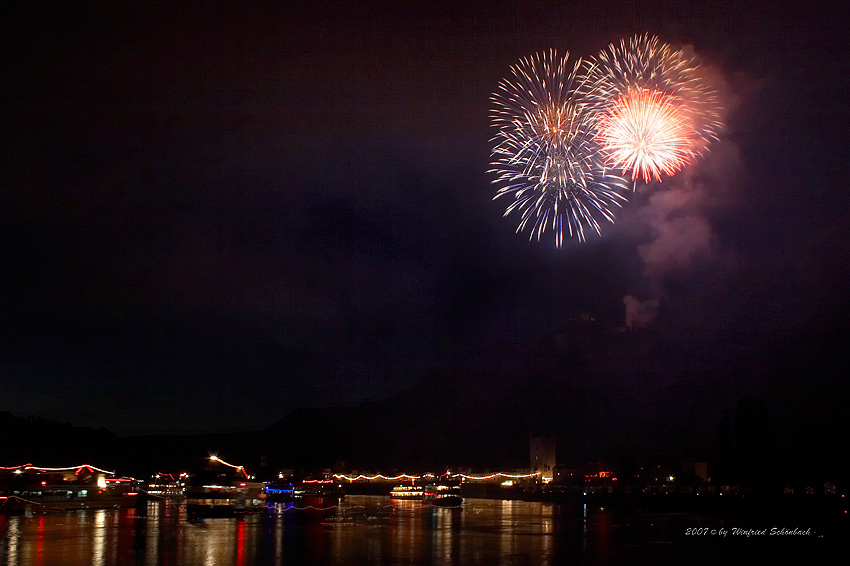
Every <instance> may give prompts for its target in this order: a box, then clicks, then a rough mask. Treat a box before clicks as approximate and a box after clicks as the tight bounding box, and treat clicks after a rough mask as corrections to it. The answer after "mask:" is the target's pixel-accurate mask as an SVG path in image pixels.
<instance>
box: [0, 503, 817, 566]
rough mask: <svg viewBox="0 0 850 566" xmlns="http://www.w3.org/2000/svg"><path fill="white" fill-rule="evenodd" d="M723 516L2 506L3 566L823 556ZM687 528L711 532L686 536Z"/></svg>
mask: <svg viewBox="0 0 850 566" xmlns="http://www.w3.org/2000/svg"><path fill="white" fill-rule="evenodd" d="M722 523H723V522H722V521H718V520H709V519H704V518H700V517H698V516H695V515H689V514H681V513H666V514H665V513H655V514H643V513H636V512H634V511H630V512H628V513H625V512H618V511H615V510H611V509H606V508H604V507H603V508H600V507H590V506H589V505H587V504H582V503H580V502H579V503H575V504H571V505H563V504H562V505H558V504H550V503H534V502H524V501H503V500H492V499H467V500H466V501H465V502H464V505H463V508H458V509H444V508H437V507H431V506H428V505H424V504H422V503H420V502H413V501H407V502H394V501H390V499H389V498H388V497H377V496H348V497H346V498H345V499H344V500H343V501H342V503H341V504H340V506H339V507H338V508H335V509H327V510H319V509H292V508H287V507H286V506H284V505H281V504H278V505H277V506H276V507H270V509H269V512H268V513H261V514H248V515H242V516H238V517H231V518H214V519H205V520H203V521H191V520H189V517H188V516H187V514H186V511H185V509H182V508H180V507H177V506H175V505H174V504H172V503H167V502H150V503H147V505H146V506H140V507H137V508H122V509H89V510H84V511H68V512H57V513H51V514H34V515H33V516H27V515H24V514H19V515H2V514H0V566H13V565H39V566H40V565H44V566H53V565H57V566H78V565H79V566H83V565H85V566H112V565H150V566H154V565H163V566H165V565H187V566H196V565H197V566H200V565H203V566H213V565H216V566H218V565H221V566H247V565H254V564H263V565H264V564H269V565H276V566H284V565H285V566H296V565H298V566H302V565H310V564H328V565H340V566H342V565H345V566H349V565H355V566H356V565H396V564H406V565H414V564H422V565H426V564H451V565H460V566H465V565H488V566H502V565H549V564H652V565H653V566H656V565H658V564H685V565H688V566H690V565H693V564H729V563H762V564H763V563H767V562H772V561H778V560H780V559H782V560H783V563H784V562H785V560H786V559H788V558H789V557H791V556H792V555H791V554H789V553H791V552H802V554H801V555H800V556H802V557H808V558H811V559H814V560H818V559H820V558H827V556H826V555H824V556H823V557H821V556H819V554H820V552H821V551H822V550H823V545H822V544H821V542H822V539H820V541H819V540H817V537H816V536H814V535H805V536H793V537H792V536H768V535H759V534H753V535H751V536H746V535H738V536H733V535H726V536H720V535H718V534H714V535H713V534H711V529H714V530H717V529H720V528H724V527H723V524H722ZM747 526H748V525H739V527H747ZM695 528H705V529H709V530H708V531H706V534H699V535H694V534H688V533H689V531H688V529H695ZM725 528H726V529H727V530H728V529H730V528H733V525H729V524H727V525H726V526H725ZM691 532H692V531H691ZM824 553H826V551H825V550H824Z"/></svg>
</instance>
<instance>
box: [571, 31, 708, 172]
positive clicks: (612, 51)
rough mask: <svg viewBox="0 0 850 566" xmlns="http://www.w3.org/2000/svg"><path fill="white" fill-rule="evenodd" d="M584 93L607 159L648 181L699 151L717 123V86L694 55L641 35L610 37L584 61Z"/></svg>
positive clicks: (703, 147) (704, 148)
mask: <svg viewBox="0 0 850 566" xmlns="http://www.w3.org/2000/svg"><path fill="white" fill-rule="evenodd" d="M585 85H586V89H587V90H586V91H585V98H586V100H587V101H588V104H590V105H592V106H593V107H594V108H595V109H596V110H597V111H598V112H599V118H598V126H599V140H598V141H599V142H600V144H601V146H602V149H603V153H604V154H605V157H606V161H607V163H608V164H610V165H612V166H615V167H618V168H620V169H621V170H622V171H623V173H624V174H627V173H628V172H629V171H630V172H631V176H632V179H635V178H637V177H638V176H641V177H643V179H644V181H645V182H649V180H650V178H651V177H655V178H656V179H658V180H659V181H660V180H661V174H662V173H664V174H666V175H668V176H671V175H673V174H674V173H676V172H677V171H679V170H680V169H682V167H684V166H685V165H687V164H689V163H690V162H692V161H693V159H694V158H696V157H697V156H699V155H702V154H703V153H704V152H705V151H706V149H707V148H708V146H709V144H710V143H711V142H712V141H713V140H715V139H717V134H718V132H719V130H720V128H721V121H720V110H719V108H720V106H719V103H718V99H717V93H716V92H715V91H714V90H713V89H712V88H711V87H710V86H709V85H708V84H707V83H706V82H705V81H704V80H703V79H702V77H701V75H700V68H699V63H698V61H697V60H696V58H695V57H694V56H690V55H687V54H686V53H685V51H684V50H674V49H673V48H671V47H670V46H669V45H666V44H662V43H660V42H659V41H658V38H656V37H651V36H649V35H643V36H636V37H633V38H632V39H631V40H629V42H626V41H625V40H624V41H621V42H620V44H619V45H614V44H611V45H609V46H608V48H607V49H606V50H603V51H602V53H600V54H599V56H598V57H597V58H596V59H595V60H594V61H593V62H592V64H591V65H590V67H589V70H588V75H587V79H586V82H585Z"/></svg>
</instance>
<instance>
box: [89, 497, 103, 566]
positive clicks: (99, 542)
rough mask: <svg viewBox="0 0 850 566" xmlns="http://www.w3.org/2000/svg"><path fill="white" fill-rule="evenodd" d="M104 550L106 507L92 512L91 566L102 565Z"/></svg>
mask: <svg viewBox="0 0 850 566" xmlns="http://www.w3.org/2000/svg"><path fill="white" fill-rule="evenodd" d="M105 551H106V509H98V510H97V511H95V512H94V537H93V543H92V556H91V563H92V566H103V564H104V556H105V554H106V553H105Z"/></svg>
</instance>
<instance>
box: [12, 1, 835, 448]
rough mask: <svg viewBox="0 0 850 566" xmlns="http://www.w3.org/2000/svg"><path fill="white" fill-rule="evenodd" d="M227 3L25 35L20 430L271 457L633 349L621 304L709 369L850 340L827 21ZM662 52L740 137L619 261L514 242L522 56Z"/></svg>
mask: <svg viewBox="0 0 850 566" xmlns="http://www.w3.org/2000/svg"><path fill="white" fill-rule="evenodd" d="M215 4H217V3H215V2H214V3H204V7H203V8H198V7H195V6H192V7H184V8H179V7H177V8H175V7H173V6H171V3H164V5H162V6H159V7H151V6H149V5H148V4H147V3H142V4H138V5H136V4H130V5H122V4H121V3H105V5H104V6H102V7H92V6H89V7H80V6H71V7H65V8H58V9H57V8H55V7H54V8H50V9H48V8H46V7H43V6H34V7H32V8H31V9H30V12H29V13H28V14H16V15H15V16H14V17H10V18H6V22H5V23H4V28H5V29H4V32H3V43H4V45H3V52H4V55H5V57H4V59H5V62H4V63H3V74H4V87H3V90H4V94H5V97H4V98H5V100H6V102H5V103H4V104H3V105H2V109H0V115H2V124H3V132H4V135H3V137H2V143H3V147H2V151H0V171H2V182H3V190H2V193H0V194H2V201H1V202H2V210H3V212H4V214H3V220H2V222H0V230H2V236H0V261H2V265H0V274H2V287H0V308H2V312H3V320H4V324H3V328H2V337H0V387H2V390H0V410H8V411H12V412H13V413H16V414H34V415H38V416H44V417H47V418H51V419H56V420H62V421H64V420H68V421H71V422H73V423H74V424H79V425H93V426H106V427H108V428H110V429H112V430H114V431H116V432H119V433H127V432H138V431H182V432H187V431H188V432H195V431H210V430H244V429H251V428H256V427H261V426H264V425H267V424H269V423H271V422H273V421H275V420H277V419H278V418H280V417H281V416H283V415H284V414H285V413H287V412H288V411H290V410H292V409H293V408H296V407H300V406H329V405H336V404H352V403H357V402H360V401H362V400H365V399H377V398H381V397H384V396H387V395H389V394H391V393H393V392H396V391H398V390H400V389H401V388H403V387H405V386H407V385H409V384H411V383H413V382H414V381H415V380H417V379H420V378H422V377H423V376H425V375H426V374H427V373H428V371H429V370H431V369H433V368H438V367H441V366H444V365H446V364H449V363H452V362H454V361H457V360H462V359H463V358H464V357H465V355H466V353H467V352H468V351H469V350H470V349H473V348H479V347H486V346H492V345H496V344H500V343H504V342H510V341H523V340H534V339H537V338H539V337H541V336H546V335H548V334H551V333H552V332H554V331H556V330H557V329H558V328H559V327H560V326H561V325H562V323H563V321H564V320H565V319H566V318H569V317H571V316H574V315H576V314H577V313H580V312H589V313H593V314H594V315H595V316H597V317H598V318H599V319H600V320H601V321H602V322H603V323H604V324H605V325H607V326H613V325H616V324H621V323H622V320H623V318H624V314H625V307H624V303H623V297H625V296H626V295H632V296H634V297H637V298H638V300H641V301H645V300H647V299H659V300H660V304H661V313H660V314H659V316H658V319H657V320H655V321H654V322H653V323H652V324H656V325H659V328H661V329H662V330H661V331H660V332H661V333H662V334H661V335H662V336H665V335H669V337H670V339H671V340H674V342H671V344H679V343H680V342H681V343H682V344H683V345H682V348H684V349H685V351H687V352H690V353H692V354H694V356H693V357H694V359H695V360H696V361H695V362H694V363H695V364H700V363H702V364H703V365H702V366H701V367H702V369H705V371H711V370H712V369H718V368H719V367H720V366H719V365H717V366H715V365H712V363H713V362H712V361H713V360H714V361H716V360H722V361H720V362H716V363H717V364H727V363H731V362H729V360H731V359H734V360H737V361H736V363H738V364H739V365H741V364H743V365H744V366H746V365H747V364H748V363H750V360H770V359H772V356H773V353H776V354H777V355H779V354H782V355H787V354H788V351H789V350H793V349H794V347H795V344H797V340H798V338H799V337H804V338H805V339H806V340H808V342H806V343H807V344H808V343H809V342H811V341H815V342H816V341H817V337H825V338H823V340H824V341H825V342H828V341H829V340H830V339H832V338H834V337H835V336H847V332H846V328H847V319H846V316H847V315H848V314H850V309H848V299H847V289H848V282H850V269H848V264H847V250H848V245H849V244H850V238H848V228H850V215H849V214H848V212H850V208H849V207H848V204H850V202H848V194H850V192H848V190H847V179H846V164H847V163H846V162H847V156H848V155H850V154H848V152H847V145H846V144H845V143H844V142H845V138H846V133H847V128H848V113H850V111H848V105H847V93H848V92H850V90H848V88H847V87H848V79H847V76H848V74H850V65H848V55H847V53H848V51H847V49H846V47H845V46H841V45H840V44H839V40H838V38H842V37H844V36H846V29H847V27H846V25H845V23H844V22H843V21H842V18H841V17H840V16H839V15H838V14H839V12H840V10H838V9H837V8H836V11H835V12H834V13H830V12H829V10H828V9H826V8H820V9H819V10H817V11H816V10H814V9H813V8H809V7H808V4H807V3H804V2H800V3H792V2H778V3H775V4H771V5H770V7H769V8H768V7H765V6H764V5H763V3H761V2H717V3H709V2H705V3H696V2H675V1H668V2H663V3H662V2H651V3H643V2H622V3H614V2H600V1H594V2H552V3H547V2H534V3H525V2H516V1H514V2H504V3H500V2H481V3H458V2H446V3H444V4H443V3H433V2H432V3H417V4H421V5H420V6H419V7H416V8H412V7H406V6H407V5H408V3H405V2H397V3H386V4H385V3H380V4H377V3H369V2H364V3H360V2H350V3H344V4H343V5H341V6H338V5H334V4H330V3H328V4H325V3H319V4H318V5H311V6H310V7H307V4H308V3H303V7H298V6H291V7H289V6H288V7H280V6H277V7H275V8H266V7H264V6H263V5H262V4H260V3H254V2H244V3H239V2H237V3H232V4H233V5H232V6H227V7H215V6H214V5H215ZM224 4H225V5H227V4H230V3H224ZM275 4H291V3H275ZM295 4H298V5H301V4H302V3H295ZM410 4H413V3H410ZM647 31H648V32H650V33H654V34H657V35H658V36H659V37H660V38H661V39H662V41H665V42H669V43H672V44H675V45H684V44H690V45H693V46H694V49H695V51H696V52H697V53H698V54H699V55H700V56H702V57H703V59H704V61H705V63H706V65H707V68H708V69H709V70H710V71H711V73H712V75H713V76H714V77H715V80H718V81H719V83H718V84H719V85H720V87H721V89H722V93H723V98H724V101H725V103H726V107H727V109H728V118H727V124H728V125H727V129H726V130H725V132H724V133H723V135H722V139H721V140H720V141H719V142H718V143H716V144H715V146H714V148H713V151H712V152H711V153H710V155H709V156H707V157H706V158H705V159H703V160H702V161H700V162H699V163H697V164H695V165H693V166H692V167H690V168H689V169H688V170H687V171H684V172H683V173H682V174H680V175H679V176H678V177H677V178H675V179H672V180H669V182H668V181H665V182H664V183H662V184H661V185H658V184H654V185H651V186H646V187H642V188H641V190H639V194H636V195H635V196H634V197H633V198H632V200H631V202H630V203H629V204H628V205H626V207H625V208H624V209H623V210H622V211H621V213H620V219H619V221H618V223H617V224H616V225H614V226H611V227H610V228H609V229H608V230H607V232H606V234H605V235H604V237H602V238H591V241H590V242H588V243H586V244H584V245H568V246H566V247H565V248H564V249H561V250H556V249H554V247H553V245H552V243H551V241H545V242H541V243H538V242H528V241H527V239H526V237H524V236H518V235H515V234H514V233H513V232H514V227H515V220H514V219H513V218H509V219H503V218H502V217H501V213H502V211H503V210H504V203H502V202H495V203H494V202H492V201H491V197H492V194H493V190H494V189H493V187H492V186H491V184H490V180H491V179H490V177H488V175H487V174H486V170H487V169H488V163H489V149H490V145H489V138H490V137H491V135H492V131H491V130H490V126H489V117H488V113H489V105H490V104H489V101H488V98H489V95H490V93H491V92H492V91H493V90H494V89H495V87H496V85H497V83H498V81H499V80H500V79H501V78H503V77H504V76H505V75H506V74H507V71H508V67H509V66H510V65H511V64H513V63H515V62H516V61H517V60H518V59H519V58H520V57H523V56H526V55H530V54H532V53H534V52H537V51H540V50H543V49H549V48H556V49H558V50H559V51H565V50H569V51H570V52H571V53H573V54H574V55H577V56H590V55H594V54H596V53H597V52H598V51H599V50H600V49H602V48H603V47H605V46H606V45H607V44H608V43H610V42H612V41H619V39H620V38H622V37H628V36H630V35H632V34H635V33H643V32H647ZM665 332H666V333H667V334H664V333H665ZM676 340H678V341H679V342H676ZM821 346H822V347H824V348H826V347H827V345H826V344H821ZM672 348H673V346H671V349H672ZM807 348H809V347H808V346H807ZM809 350H812V348H809V349H808V350H806V351H807V352H808V351H809ZM812 351H814V350H812ZM730 352H737V354H730ZM806 355H807V354H805V353H803V354H800V356H801V358H800V359H801V360H805V359H806V358H805V356H806ZM832 355H833V351H832V350H829V353H828V356H832ZM831 363H832V362H831V361H829V360H827V362H825V364H826V365H827V366H828V365H829V364H831ZM836 363H838V362H836ZM799 364H800V366H804V361H800V362H799ZM761 365H762V362H761V361H759V362H752V366H753V369H752V372H751V377H752V380H753V384H752V386H753V388H754V389H753V390H754V391H758V390H759V387H761V385H759V384H760V383H761V382H762V380H763V379H764V377H763V376H762V375H761V374H759V369H758V368H759V367H761ZM842 367H844V366H842ZM718 371H721V370H720V369H718ZM740 373H741V372H738V373H737V374H736V375H739V374H740ZM744 374H746V372H744ZM624 375H626V377H624V379H628V380H639V379H640V372H628V373H626V374H624ZM799 377H800V379H801V381H804V382H812V383H817V380H818V376H812V375H800V376H799ZM827 383H830V382H827ZM628 385H629V386H630V387H638V388H640V387H643V385H644V384H641V383H638V382H634V381H630V382H629V383H628ZM645 385H646V387H647V388H648V389H652V388H653V387H654V386H655V385H656V384H653V383H647V384H645ZM610 386H611V387H617V384H615V383H612V384H610ZM749 390H750V389H749V384H748V383H746V382H745V383H741V384H740V387H739V388H737V389H735V391H737V392H747V391H749ZM694 391H698V393H693V394H692V395H704V396H706V398H709V397H712V396H714V400H713V402H714V403H716V404H719V405H724V403H726V404H728V403H727V401H726V400H725V398H724V399H719V400H718V399H717V393H716V392H713V391H712V390H711V387H708V386H707V387H703V388H695V389H694ZM724 391H725V390H724ZM844 391H845V392H846V388H845V389H844ZM670 402H671V403H672V402H678V401H670ZM691 402H697V403H698V402H699V398H698V397H697V398H693V399H691ZM814 402H816V401H814ZM662 406H663V399H662ZM712 414H714V413H712ZM712 418H713V417H712Z"/></svg>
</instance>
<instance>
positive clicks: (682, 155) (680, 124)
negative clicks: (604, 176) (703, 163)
mask: <svg viewBox="0 0 850 566" xmlns="http://www.w3.org/2000/svg"><path fill="white" fill-rule="evenodd" d="M598 135H599V140H600V142H601V145H602V149H603V152H604V153H605V157H606V159H607V160H608V162H609V163H610V164H611V165H612V166H614V167H617V168H619V169H621V170H622V171H623V174H624V175H625V174H626V173H627V172H628V171H631V175H632V180H634V179H636V178H637V177H638V176H639V175H640V176H642V177H643V180H644V182H647V183H648V182H649V181H650V179H651V178H652V177H655V178H656V179H658V180H659V181H660V180H661V174H662V173H664V174H666V175H668V176H672V175H673V174H674V173H676V172H677V171H679V170H680V169H682V167H684V166H685V165H687V164H688V163H690V162H691V160H692V159H693V158H694V157H695V156H696V152H695V151H694V150H693V140H694V136H695V132H694V128H693V125H692V124H691V121H690V120H688V119H687V118H686V117H685V116H684V115H683V113H682V112H681V111H680V109H679V108H678V107H677V105H676V103H675V99H674V98H673V97H672V96H670V95H667V94H664V93H663V92H660V91H657V90H648V89H637V88H631V89H629V90H628V91H627V92H626V93H625V94H623V95H622V96H620V97H618V98H617V99H615V100H614V101H613V103H612V104H611V106H610V108H608V110H607V111H606V112H605V113H604V114H603V115H602V116H601V117H600V121H599V126H598Z"/></svg>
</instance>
